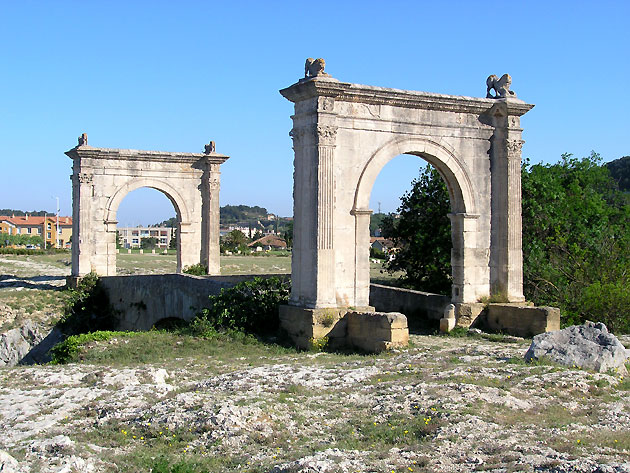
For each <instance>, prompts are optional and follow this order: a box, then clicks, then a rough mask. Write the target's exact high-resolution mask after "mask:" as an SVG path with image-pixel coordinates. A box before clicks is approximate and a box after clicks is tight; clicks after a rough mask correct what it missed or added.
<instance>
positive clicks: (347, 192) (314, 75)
mask: <svg viewBox="0 0 630 473" xmlns="http://www.w3.org/2000/svg"><path fill="white" fill-rule="evenodd" d="M317 61H321V63H320V64H319V65H317V64H315V63H316V62H317ZM314 64H315V66H317V67H314V66H313V65H314ZM323 65H324V64H323V60H316V61H314V62H313V61H312V62H311V63H310V65H309V63H308V62H307V67H306V74H305V77H304V79H301V80H299V81H298V82H297V83H295V84H293V85H292V86H290V87H288V88H286V89H283V90H281V91H280V93H281V94H282V95H283V96H284V97H285V98H287V99H288V100H290V101H291V102H293V103H294V104H295V114H294V115H293V116H292V119H293V129H292V130H291V133H290V134H291V137H292V138H293V148H294V151H295V161H294V164H295V180H294V194H293V197H294V218H295V224H294V246H293V269H292V293H291V299H290V302H289V307H291V306H293V307H299V308H304V309H321V308H343V307H346V308H347V307H353V308H367V307H368V306H369V290H370V286H369V281H370V273H369V242H370V234H369V220H370V215H371V213H372V211H371V210H370V209H369V206H368V203H369V196H370V193H371V190H372V186H373V184H374V181H375V179H376V177H377V176H378V174H379V172H380V171H381V169H382V168H383V166H385V164H387V162H388V161H390V160H391V159H393V158H394V157H396V156H398V155H400V154H412V155H416V156H419V157H421V158H423V159H425V160H426V161H428V162H429V163H431V164H432V165H433V166H435V167H436V168H437V170H438V171H439V172H440V174H441V175H442V177H443V178H444V180H445V182H446V184H447V187H448V190H449V193H450V198H451V214H450V215H449V217H450V219H451V228H452V241H453V251H452V255H451V262H452V267H453V289H452V302H453V303H454V304H455V305H456V306H459V307H461V306H463V305H465V304H469V303H476V302H477V301H479V300H480V299H481V298H483V297H488V296H493V295H501V296H503V297H504V298H506V299H507V300H508V301H510V302H520V301H523V300H524V297H523V280H522V249H521V147H522V144H523V141H522V139H521V133H522V129H521V128H520V117H521V116H522V115H523V114H525V113H526V112H527V111H529V110H530V109H531V108H532V107H533V105H531V104H527V103H525V102H523V101H522V100H519V99H518V98H516V95H515V94H514V92H512V91H510V89H509V87H510V82H511V79H510V77H509V76H508V75H507V74H506V75H505V76H503V77H502V78H501V79H498V78H497V77H496V76H490V78H488V81H487V85H488V96H487V97H486V98H472V97H460V96H452V95H442V94H433V93H426V92H414V91H406V90H397V89H388V88H382V87H371V86H365V85H358V84H350V83H345V82H340V81H338V80H336V79H334V78H332V77H331V76H329V75H328V74H327V73H325V72H324V68H323ZM493 91H494V92H493ZM411 177H413V176H410V179H411Z"/></svg>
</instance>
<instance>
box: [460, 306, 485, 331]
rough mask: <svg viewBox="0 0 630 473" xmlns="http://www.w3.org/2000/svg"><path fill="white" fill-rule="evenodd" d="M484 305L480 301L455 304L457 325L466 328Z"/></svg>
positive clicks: (479, 313) (471, 323)
mask: <svg viewBox="0 0 630 473" xmlns="http://www.w3.org/2000/svg"><path fill="white" fill-rule="evenodd" d="M484 308H485V306H484V305H483V304H482V303H480V302H468V303H459V304H455V314H456V316H457V324H456V325H457V327H464V328H468V327H470V326H472V325H473V324H474V323H475V322H476V321H477V319H478V318H479V316H480V315H481V313H482V312H483V310H484Z"/></svg>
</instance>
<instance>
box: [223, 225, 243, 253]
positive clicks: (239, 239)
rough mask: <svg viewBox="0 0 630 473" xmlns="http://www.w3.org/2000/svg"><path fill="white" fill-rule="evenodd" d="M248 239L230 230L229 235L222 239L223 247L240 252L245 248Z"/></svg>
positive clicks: (238, 232)
mask: <svg viewBox="0 0 630 473" xmlns="http://www.w3.org/2000/svg"><path fill="white" fill-rule="evenodd" d="M248 241H249V239H248V238H247V237H246V236H245V234H244V233H243V232H242V231H240V230H232V231H231V232H230V233H228V234H227V235H225V236H224V237H223V247H224V248H226V249H228V250H231V251H236V250H239V249H240V250H242V249H243V248H246V247H247V243H248Z"/></svg>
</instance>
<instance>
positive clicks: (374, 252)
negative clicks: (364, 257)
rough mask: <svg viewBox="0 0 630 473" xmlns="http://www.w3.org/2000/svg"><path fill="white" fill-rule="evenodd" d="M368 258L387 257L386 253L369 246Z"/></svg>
mask: <svg viewBox="0 0 630 473" xmlns="http://www.w3.org/2000/svg"><path fill="white" fill-rule="evenodd" d="M370 258H377V259H383V260H384V259H387V255H386V254H385V252H384V251H382V250H379V249H378V248H372V247H370Z"/></svg>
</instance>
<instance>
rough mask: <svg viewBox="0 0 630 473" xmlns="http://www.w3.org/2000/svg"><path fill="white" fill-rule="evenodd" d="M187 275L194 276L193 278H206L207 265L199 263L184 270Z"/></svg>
mask: <svg viewBox="0 0 630 473" xmlns="http://www.w3.org/2000/svg"><path fill="white" fill-rule="evenodd" d="M184 272H185V273H186V274H192V275H193V276H205V275H206V274H208V267H207V266H206V265H205V264H201V263H197V264H193V265H191V266H186V267H185V268H184Z"/></svg>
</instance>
